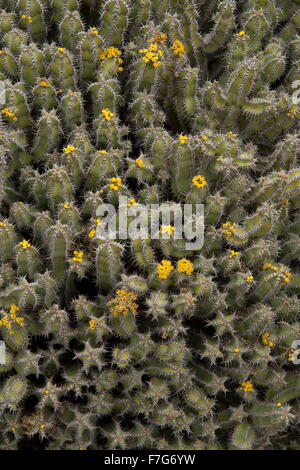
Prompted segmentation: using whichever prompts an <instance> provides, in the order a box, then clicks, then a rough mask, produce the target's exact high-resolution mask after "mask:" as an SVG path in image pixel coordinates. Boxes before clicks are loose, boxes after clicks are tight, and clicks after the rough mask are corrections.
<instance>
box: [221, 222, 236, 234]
mask: <svg viewBox="0 0 300 470" xmlns="http://www.w3.org/2000/svg"><path fill="white" fill-rule="evenodd" d="M235 231H236V224H235V223H232V222H226V223H225V224H223V235H224V236H225V237H231V235H232V234H233V233H234V232H235Z"/></svg>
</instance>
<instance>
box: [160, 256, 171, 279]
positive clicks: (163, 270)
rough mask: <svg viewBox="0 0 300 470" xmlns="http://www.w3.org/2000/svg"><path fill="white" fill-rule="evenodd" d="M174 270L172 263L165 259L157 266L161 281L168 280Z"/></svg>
mask: <svg viewBox="0 0 300 470" xmlns="http://www.w3.org/2000/svg"><path fill="white" fill-rule="evenodd" d="M173 270H174V266H173V265H172V263H171V261H168V260H166V259H164V260H162V261H161V263H160V264H159V265H158V266H157V275H158V277H159V278H160V279H167V277H168V276H169V274H170V273H171V272H172V271H173Z"/></svg>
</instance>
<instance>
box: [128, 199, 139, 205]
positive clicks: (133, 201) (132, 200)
mask: <svg viewBox="0 0 300 470" xmlns="http://www.w3.org/2000/svg"><path fill="white" fill-rule="evenodd" d="M136 204H137V202H136V200H135V199H133V198H132V199H129V201H128V204H127V206H128V207H132V206H136Z"/></svg>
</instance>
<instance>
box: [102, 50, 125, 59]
mask: <svg viewBox="0 0 300 470" xmlns="http://www.w3.org/2000/svg"><path fill="white" fill-rule="evenodd" d="M121 55H122V52H121V51H120V50H119V49H117V48H116V47H109V48H108V49H105V50H104V51H102V52H101V54H100V55H99V59H100V60H105V59H112V58H113V57H120V56H121Z"/></svg>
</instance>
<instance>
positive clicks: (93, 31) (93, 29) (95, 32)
mask: <svg viewBox="0 0 300 470" xmlns="http://www.w3.org/2000/svg"><path fill="white" fill-rule="evenodd" d="M90 31H91V33H92V34H94V35H95V36H98V34H99V31H98V29H97V28H95V27H93V28H90Z"/></svg>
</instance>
